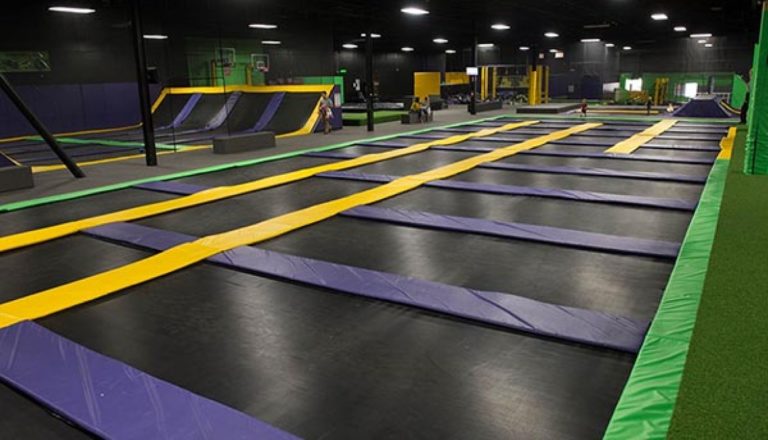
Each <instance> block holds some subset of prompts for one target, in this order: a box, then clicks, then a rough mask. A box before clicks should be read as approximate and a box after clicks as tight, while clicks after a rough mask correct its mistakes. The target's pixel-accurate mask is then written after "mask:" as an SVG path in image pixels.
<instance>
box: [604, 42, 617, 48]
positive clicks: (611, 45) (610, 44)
mask: <svg viewBox="0 0 768 440" xmlns="http://www.w3.org/2000/svg"><path fill="white" fill-rule="evenodd" d="M605 47H616V45H615V44H613V43H605Z"/></svg>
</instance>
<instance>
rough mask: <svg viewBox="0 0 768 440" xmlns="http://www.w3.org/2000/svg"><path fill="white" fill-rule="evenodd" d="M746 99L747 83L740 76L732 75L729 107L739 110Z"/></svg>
mask: <svg viewBox="0 0 768 440" xmlns="http://www.w3.org/2000/svg"><path fill="white" fill-rule="evenodd" d="M746 97H747V83H746V81H744V78H742V77H741V75H736V74H734V75H733V89H732V91H731V106H732V107H734V108H741V106H742V105H744V99H745V98H746Z"/></svg>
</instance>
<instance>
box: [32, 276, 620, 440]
mask: <svg viewBox="0 0 768 440" xmlns="http://www.w3.org/2000/svg"><path fill="white" fill-rule="evenodd" d="M39 322H40V323H41V324H43V325H45V326H46V327H48V328H50V329H51V330H54V331H56V332H58V333H60V334H62V335H63V336H65V337H69V338H72V339H74V340H75V341H77V342H79V343H82V344H85V345H86V346H88V347H90V348H92V349H95V350H97V351H99V352H101V353H104V354H106V355H108V356H112V357H114V358H117V359H119V360H121V361H124V362H127V363H128V364H130V365H132V366H134V367H136V368H139V369H141V370H143V371H146V372H148V373H149V374H152V375H155V376H157V377H160V378H161V379H165V380H168V381H170V382H172V383H175V384H176V385H179V386H182V387H184V388H186V389H189V390H190V391H192V392H195V393H198V394H201V395H203V396H205V397H208V398H212V399H214V400H216V401H219V402H221V403H223V404H225V405H228V406H231V407H233V408H235V409H238V410H241V411H244V412H246V413H248V414H251V415H253V416H255V417H258V418H260V419H262V420H264V421H266V422H268V423H270V424H272V425H274V426H277V427H279V428H282V429H284V430H286V431H288V432H291V433H293V434H295V435H298V436H300V437H304V438H328V439H349V438H414V437H417V438H419V437H423V438H455V436H456V433H466V434H467V435H469V436H471V438H473V439H498V438H563V437H568V438H597V437H599V436H600V435H602V432H603V430H604V428H605V426H606V424H607V422H608V420H609V418H610V416H611V413H612V411H613V407H614V406H615V404H616V402H617V400H618V397H619V395H620V393H621V390H622V388H623V385H624V383H625V381H626V378H627V377H628V375H629V372H630V369H631V366H632V362H633V357H632V356H629V355H623V354H618V353H616V352H612V351H609V350H598V349H591V348H587V347H583V346H578V345H573V344H567V343H562V342H557V341H551V340H544V339H539V338H536V337H532V336H529V335H523V334H516V333H514V332H510V331H505V330H501V329H496V328H490V327H485V326H482V325H477V324H474V323H468V322H466V321H462V320H458V319H452V318H448V317H443V316H436V315H434V314H430V313H427V312H423V311H419V310H416V309H411V308H407V307H401V306H397V305H391V304H387V303H384V302H379V301H371V300H367V299H362V298H357V297H351V296H347V295H339V294H334V293H331V292H327V291H323V290H320V289H315V288H309V287H303V286H299V285H294V284H290V283H285V282H281V281H273V280H269V279H265V278H261V277H258V276H254V275H249V274H244V273H239V272H235V271H229V270H226V269H222V268H218V267H214V266H211V265H197V266H195V267H193V268H190V269H186V270H184V271H182V272H179V273H175V274H172V275H169V276H166V277H163V278H161V279H159V280H156V281H153V282H151V283H148V284H145V285H142V286H138V287H134V288H131V289H127V290H126V291H125V292H124V293H122V294H118V295H115V296H113V297H112V298H110V299H107V300H103V301H97V302H94V303H91V304H88V305H85V306H82V307H78V308H76V309H72V310H69V311H66V312H62V313H59V314H57V315H54V316H52V317H49V318H45V319H42V320H40V321H39ZM470 433H471V434H470Z"/></svg>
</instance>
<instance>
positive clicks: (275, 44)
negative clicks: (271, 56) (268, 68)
mask: <svg viewBox="0 0 768 440" xmlns="http://www.w3.org/2000/svg"><path fill="white" fill-rule="evenodd" d="M261 44H266V45H267V46H278V45H280V44H283V43H282V42H281V41H277V40H262V41H261Z"/></svg>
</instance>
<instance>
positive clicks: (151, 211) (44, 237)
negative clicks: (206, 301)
mask: <svg viewBox="0 0 768 440" xmlns="http://www.w3.org/2000/svg"><path fill="white" fill-rule="evenodd" d="M537 123H538V121H526V122H516V123H512V124H506V125H503V126H501V127H494V128H488V129H484V130H479V131H476V132H472V133H466V134H461V135H456V136H451V137H448V138H444V139H437V140H434V141H429V142H424V143H419V144H415V145H411V146H410V147H407V148H401V149H396V150H391V151H387V152H384V153H376V154H366V155H364V156H360V157H357V158H354V159H349V160H344V161H340V162H334V163H330V164H326V165H319V166H316V167H310V168H304V169H300V170H296V171H292V172H289V173H285V174H280V175H277V176H271V177H266V178H263V179H259V180H254V181H252V182H247V183H242V184H239V185H233V186H220V187H217V188H212V189H209V190H206V191H203V192H199V193H196V194H192V195H189V196H184V197H179V198H176V199H172V200H166V201H163V202H157V203H151V204H149V205H144V206H138V207H135V208H128V209H124V210H122V211H115V212H112V213H109V214H103V215H97V216H94V217H89V218H85V219H81V220H75V221H71V222H67V223H61V224H58V225H53V226H48V227H45V228H40V229H33V230H31V231H26V232H21V233H18V234H13V235H7V236H5V237H0V252H5V251H9V250H12V249H18V248H22V247H26V246H30V245H33V244H37V243H43V242H46V241H49V240H53V239H56V238H60V237H64V236H67V235H71V234H74V233H77V232H79V231H82V230H83V229H88V228H93V227H96V226H101V225H105V224H108V223H114V222H129V221H133V220H138V219H141V218H145V217H151V216H154V215H158V214H163V213H166V212H171V211H175V210H178V209H184V208H189V207H192V206H197V205H202V204H204V203H210V202H215V201H217V200H222V199H226V198H230V197H235V196H239V195H242V194H246V193H249V192H253V191H258V190H262V189H266V188H272V187H275V186H279V185H285V184H287V183H291V182H296V181H299V180H303V179H307V178H309V177H312V176H314V175H315V174H319V173H325V172H329V171H341V170H345V169H349V168H355V167H359V166H363V165H369V164H372V163H376V162H380V161H384V160H389V159H394V158H397V157H401V156H406V155H409V154H414V153H419V152H422V151H425V150H427V149H429V148H431V147H433V146H437V145H450V144H456V143H459V142H464V141H466V140H469V139H473V138H477V137H482V136H489V135H492V134H496V133H499V132H502V131H508V130H514V129H516V128H520V127H527V126H530V125H534V124H537Z"/></svg>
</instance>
